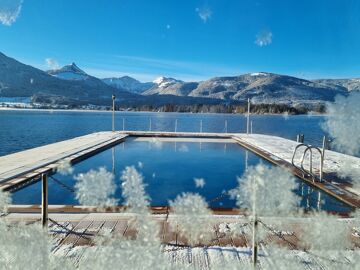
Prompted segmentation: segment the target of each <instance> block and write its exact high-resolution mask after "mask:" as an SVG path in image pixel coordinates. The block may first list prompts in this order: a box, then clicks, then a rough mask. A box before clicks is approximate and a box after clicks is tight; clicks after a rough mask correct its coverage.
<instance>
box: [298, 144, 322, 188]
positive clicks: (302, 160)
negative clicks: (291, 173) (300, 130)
mask: <svg viewBox="0 0 360 270" xmlns="http://www.w3.org/2000/svg"><path fill="white" fill-rule="evenodd" d="M312 149H315V150H317V151H318V152H319V154H320V175H319V180H320V182H321V181H322V178H323V164H324V152H323V151H321V149H320V148H319V147H316V146H312V145H308V147H307V148H306V149H305V151H304V153H303V156H302V159H301V168H302V169H303V170H304V171H306V169H305V168H304V160H305V156H306V153H307V151H310V156H309V166H310V172H309V174H310V175H311V176H312V178H313V181H315V179H316V175H315V174H314V173H313V170H312V169H313V164H312V162H313V151H312Z"/></svg>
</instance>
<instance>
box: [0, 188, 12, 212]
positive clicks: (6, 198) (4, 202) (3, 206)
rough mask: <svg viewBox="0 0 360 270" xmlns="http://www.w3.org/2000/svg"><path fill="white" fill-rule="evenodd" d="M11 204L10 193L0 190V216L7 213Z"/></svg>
mask: <svg viewBox="0 0 360 270" xmlns="http://www.w3.org/2000/svg"><path fill="white" fill-rule="evenodd" d="M9 204H11V196H10V193H9V192H3V191H2V190H0V216H1V214H2V213H7V209H8V206H9Z"/></svg>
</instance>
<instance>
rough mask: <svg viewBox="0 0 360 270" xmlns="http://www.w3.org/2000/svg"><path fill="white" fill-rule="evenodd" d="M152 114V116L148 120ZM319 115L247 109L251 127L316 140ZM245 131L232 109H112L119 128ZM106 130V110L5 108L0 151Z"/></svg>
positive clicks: (0, 113) (0, 120) (0, 114)
mask: <svg viewBox="0 0 360 270" xmlns="http://www.w3.org/2000/svg"><path fill="white" fill-rule="evenodd" d="M150 119H151V120H150ZM324 119H325V117H324V116H314V115H309V116H308V115H297V116H286V117H285V116H282V115H252V116H251V121H252V126H253V132H254V133H262V134H271V135H278V136H281V137H284V138H288V139H292V140H295V139H296V135H297V134H299V133H303V134H305V141H306V142H308V143H311V144H314V145H320V144H321V141H322V136H323V135H324V131H323V130H322V129H321V123H322V122H323V121H324ZM150 121H151V129H152V130H157V131H174V129H175V121H177V131H193V132H198V131H200V124H201V122H202V130H203V131H204V132H225V122H227V131H228V132H245V131H246V118H245V116H244V115H234V114H191V113H186V114H185V113H136V112H117V113H116V128H117V129H120V130H122V129H123V123H124V124H125V129H126V130H149V128H150ZM103 130H111V112H75V111H35V110H26V111H25V110H24V111H5V110H0V142H1V144H0V156H3V155H7V154H10V153H14V152H18V151H21V150H25V149H29V148H33V147H36V146H41V145H45V144H49V143H54V142H58V141H61V140H66V139H70V138H73V137H77V136H81V135H85V134H89V133H92V132H96V131H103Z"/></svg>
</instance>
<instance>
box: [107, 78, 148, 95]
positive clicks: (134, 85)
mask: <svg viewBox="0 0 360 270" xmlns="http://www.w3.org/2000/svg"><path fill="white" fill-rule="evenodd" d="M102 81H103V82H104V83H106V84H108V85H111V86H113V87H116V88H118V89H124V90H126V91H129V92H133V93H142V92H144V91H146V90H148V89H150V88H151V87H153V86H154V83H152V82H145V83H142V82H140V81H138V80H136V79H134V78H132V77H129V76H123V77H120V78H105V79H102Z"/></svg>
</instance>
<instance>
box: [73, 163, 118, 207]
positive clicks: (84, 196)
mask: <svg viewBox="0 0 360 270" xmlns="http://www.w3.org/2000/svg"><path fill="white" fill-rule="evenodd" d="M75 179H76V180H77V183H76V184H75V191H76V199H77V200H78V201H79V203H80V204H82V205H89V206H97V207H101V208H102V207H111V206H115V205H116V204H117V200H116V199H114V198H113V196H114V194H115V191H116V185H115V183H114V175H113V174H112V173H110V172H108V171H107V170H106V169H105V168H103V167H101V168H99V169H98V170H90V171H89V172H87V173H85V174H83V173H81V174H79V175H77V176H75Z"/></svg>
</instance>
